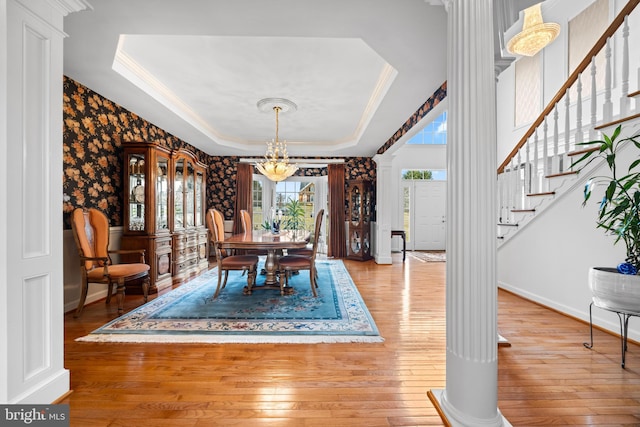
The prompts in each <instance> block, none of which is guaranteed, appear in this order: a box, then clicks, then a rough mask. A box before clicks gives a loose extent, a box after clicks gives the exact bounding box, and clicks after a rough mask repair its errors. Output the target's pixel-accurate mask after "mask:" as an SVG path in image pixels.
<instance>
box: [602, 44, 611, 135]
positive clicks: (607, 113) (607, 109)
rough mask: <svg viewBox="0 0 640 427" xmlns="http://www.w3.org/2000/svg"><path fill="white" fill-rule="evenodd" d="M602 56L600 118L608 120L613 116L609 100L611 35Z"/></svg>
mask: <svg viewBox="0 0 640 427" xmlns="http://www.w3.org/2000/svg"><path fill="white" fill-rule="evenodd" d="M604 57H605V68H604V105H603V106H602V120H603V121H604V122H610V121H611V118H612V117H613V103H612V102H611V37H609V38H608V39H607V44H606V45H605V49H604Z"/></svg>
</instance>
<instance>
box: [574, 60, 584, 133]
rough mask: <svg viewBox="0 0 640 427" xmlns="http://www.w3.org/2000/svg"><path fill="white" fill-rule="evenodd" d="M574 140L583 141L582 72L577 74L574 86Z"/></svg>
mask: <svg viewBox="0 0 640 427" xmlns="http://www.w3.org/2000/svg"><path fill="white" fill-rule="evenodd" d="M576 91H577V101H576V141H575V143H576V144H578V143H580V142H582V141H583V138H584V134H583V132H582V73H580V74H578V85H577V87H576Z"/></svg>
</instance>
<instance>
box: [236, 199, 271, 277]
mask: <svg viewBox="0 0 640 427" xmlns="http://www.w3.org/2000/svg"><path fill="white" fill-rule="evenodd" d="M240 220H241V222H242V232H243V233H252V232H253V222H252V220H251V215H250V214H249V211H247V210H246V209H241V210H240ZM243 253H244V254H249V255H258V256H260V255H267V251H266V250H265V249H245V250H244V251H243ZM261 274H266V272H265V271H264V270H263V271H262V272H261Z"/></svg>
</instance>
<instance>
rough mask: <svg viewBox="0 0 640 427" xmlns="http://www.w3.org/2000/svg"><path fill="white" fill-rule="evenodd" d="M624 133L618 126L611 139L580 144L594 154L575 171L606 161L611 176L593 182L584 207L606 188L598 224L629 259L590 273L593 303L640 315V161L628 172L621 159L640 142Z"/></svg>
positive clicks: (586, 191)
mask: <svg viewBox="0 0 640 427" xmlns="http://www.w3.org/2000/svg"><path fill="white" fill-rule="evenodd" d="M621 132H622V127H621V126H618V127H617V128H616V130H615V131H614V132H613V134H612V135H611V136H607V135H603V139H602V140H597V141H590V142H584V143H580V144H578V145H582V146H585V147H588V148H592V149H593V150H589V151H588V152H586V153H585V154H584V155H583V156H582V157H580V158H579V159H578V160H577V161H576V162H574V163H573V165H572V167H573V166H577V165H581V168H580V170H582V169H584V168H585V167H586V166H587V165H588V164H590V163H591V162H593V161H594V160H596V159H603V160H604V161H605V164H606V165H607V166H608V168H609V172H610V173H609V174H608V175H605V176H593V177H591V178H589V180H588V181H587V183H586V185H585V188H584V200H583V203H582V205H583V206H585V205H586V204H587V202H588V201H589V199H590V198H591V195H592V191H593V189H594V188H595V187H596V186H598V185H604V186H606V189H605V191H604V195H603V197H602V200H600V203H599V207H598V218H597V220H596V224H597V227H598V228H602V229H604V230H605V232H606V233H607V234H611V235H612V236H615V240H614V244H616V243H619V242H623V243H624V245H625V247H626V259H625V260H624V262H622V263H620V264H619V265H618V266H617V268H612V267H593V268H591V269H590V271H589V286H590V288H591V292H592V295H593V301H594V303H596V305H598V306H600V307H603V308H610V309H612V310H622V311H632V312H640V276H639V275H638V272H639V271H640V172H638V171H637V169H638V165H640V158H639V157H638V156H637V155H636V156H634V159H635V160H633V161H632V162H631V164H630V165H629V167H628V168H627V169H626V171H625V170H624V168H623V167H622V166H621V165H620V164H619V163H621V162H622V161H623V158H620V155H619V151H620V150H621V149H622V148H623V146H625V145H628V144H633V146H634V147H635V149H637V150H640V141H639V140H638V138H639V137H638V135H634V136H631V137H627V138H620V134H621ZM627 158H628V157H627ZM580 170H578V172H579V171H580Z"/></svg>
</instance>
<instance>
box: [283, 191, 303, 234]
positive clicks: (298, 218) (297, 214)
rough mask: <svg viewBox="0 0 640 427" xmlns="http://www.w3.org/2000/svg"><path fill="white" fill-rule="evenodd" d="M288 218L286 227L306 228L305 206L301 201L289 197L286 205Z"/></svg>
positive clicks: (295, 229) (288, 228)
mask: <svg viewBox="0 0 640 427" xmlns="http://www.w3.org/2000/svg"><path fill="white" fill-rule="evenodd" d="M284 208H285V211H286V213H287V214H286V218H285V228H286V229H287V230H294V231H297V230H301V229H302V228H304V215H305V211H304V207H303V206H302V204H301V203H300V201H298V200H295V199H292V198H289V201H288V202H287V204H286V205H285V207H284Z"/></svg>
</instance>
